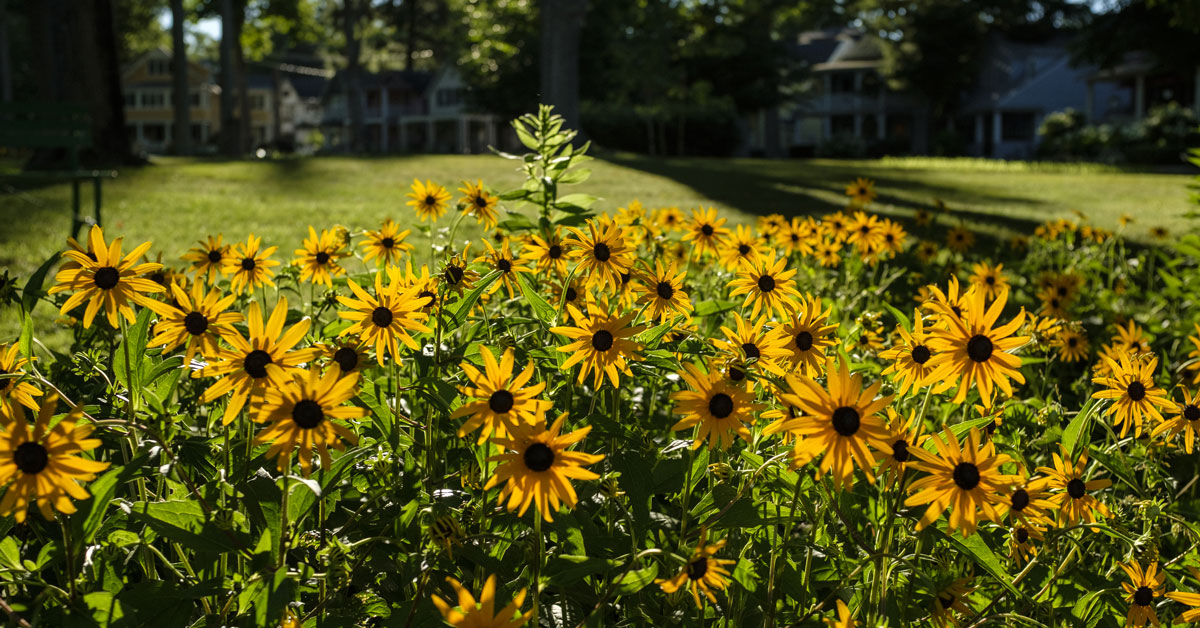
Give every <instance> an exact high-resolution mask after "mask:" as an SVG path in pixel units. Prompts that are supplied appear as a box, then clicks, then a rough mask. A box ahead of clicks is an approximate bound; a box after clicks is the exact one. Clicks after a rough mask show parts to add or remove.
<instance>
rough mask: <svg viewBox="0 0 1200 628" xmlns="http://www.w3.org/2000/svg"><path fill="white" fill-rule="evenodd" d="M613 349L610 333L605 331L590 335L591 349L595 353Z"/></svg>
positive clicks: (601, 330)
mask: <svg viewBox="0 0 1200 628" xmlns="http://www.w3.org/2000/svg"><path fill="white" fill-rule="evenodd" d="M612 347H613V335H612V332H610V331H608V330H607V329H600V330H597V331H596V332H595V333H594V334H592V348H593V349H595V350H596V351H608V350H609V349H612Z"/></svg>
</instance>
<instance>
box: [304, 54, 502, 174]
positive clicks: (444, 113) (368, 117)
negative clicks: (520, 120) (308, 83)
mask: <svg viewBox="0 0 1200 628" xmlns="http://www.w3.org/2000/svg"><path fill="white" fill-rule="evenodd" d="M361 83H362V111H363V134H364V138H363V143H364V149H365V150H366V151H367V152H374V153H389V152H418V151H419V152H428V153H481V152H484V151H486V150H487V147H488V146H489V145H491V146H495V145H496V143H497V122H498V118H497V117H496V116H494V115H491V114H487V113H479V112H475V111H472V110H471V109H470V108H469V107H468V106H467V101H466V95H467V89H468V88H467V85H466V83H464V82H463V80H462V77H461V76H460V75H459V74H458V72H457V71H455V70H454V69H453V68H449V67H447V68H443V69H441V70H439V71H437V72H422V71H414V70H389V71H383V72H375V73H367V72H363V73H362V79H361ZM348 98H349V94H348V90H347V86H346V76H345V73H344V72H339V73H337V74H336V75H334V77H333V79H332V80H330V82H329V85H328V87H327V89H326V91H325V97H324V99H323V105H324V115H323V117H322V120H321V131H322V133H323V134H324V135H325V137H326V139H327V141H328V143H329V147H330V148H331V149H333V150H338V149H340V150H347V149H348V134H349V127H350V117H349V112H348V106H347V103H348Z"/></svg>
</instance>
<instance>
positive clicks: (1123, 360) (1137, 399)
mask: <svg viewBox="0 0 1200 628" xmlns="http://www.w3.org/2000/svg"><path fill="white" fill-rule="evenodd" d="M1117 357H1118V359H1117V360H1113V359H1112V358H1110V357H1108V356H1101V359H1102V360H1104V362H1105V364H1106V365H1107V366H1108V372H1109V373H1111V375H1110V376H1106V377H1097V378H1095V379H1093V380H1092V381H1093V382H1094V383H1097V384H1100V385H1101V386H1104V387H1105V389H1104V390H1101V391H1098V392H1096V393H1094V394H1093V395H1092V398H1094V399H1112V400H1113V404H1112V405H1111V406H1109V407H1108V409H1107V410H1106V413H1107V414H1111V415H1112V416H1113V423H1114V424H1115V425H1116V426H1118V427H1120V428H1121V438H1124V437H1125V435H1126V434H1128V433H1129V427H1130V426H1133V435H1134V437H1141V435H1142V426H1143V424H1144V423H1151V424H1153V423H1157V422H1159V421H1162V418H1163V417H1162V413H1160V412H1159V411H1158V409H1159V408H1166V407H1168V406H1170V405H1171V400H1170V398H1168V396H1167V393H1166V391H1164V390H1163V389H1161V388H1159V387H1158V385H1157V384H1155V383H1154V373H1155V371H1157V370H1158V358H1157V357H1154V356H1149V357H1148V358H1142V357H1140V356H1139V357H1134V358H1131V357H1130V355H1129V354H1128V353H1121V354H1119V355H1118V356H1117Z"/></svg>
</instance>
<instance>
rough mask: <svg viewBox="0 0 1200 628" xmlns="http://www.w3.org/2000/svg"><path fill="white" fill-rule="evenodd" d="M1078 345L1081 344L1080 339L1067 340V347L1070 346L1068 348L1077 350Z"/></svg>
mask: <svg viewBox="0 0 1200 628" xmlns="http://www.w3.org/2000/svg"><path fill="white" fill-rule="evenodd" d="M1077 344H1079V339H1078V338H1076V337H1074V336H1071V337H1070V338H1067V346H1068V347H1071V348H1072V349H1074V348H1075V345H1077Z"/></svg>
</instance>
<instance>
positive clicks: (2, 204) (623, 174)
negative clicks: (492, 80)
mask: <svg viewBox="0 0 1200 628" xmlns="http://www.w3.org/2000/svg"><path fill="white" fill-rule="evenodd" d="M514 166H515V163H514V162H512V161H507V160H504V159H500V158H498V157H494V156H490V155H472V156H441V155H439V156H410V157H381V158H338V157H328V158H311V159H286V160H280V161H262V162H255V161H234V162H228V161H207V160H185V159H167V158H163V159H156V160H155V163H154V165H151V166H146V167H143V168H130V169H125V170H123V171H122V172H121V176H120V178H118V179H117V180H116V181H113V182H110V183H107V184H105V186H104V194H105V199H104V224H105V227H106V229H107V230H108V231H109V233H111V234H117V235H124V236H125V238H126V241H127V242H131V243H133V242H142V241H144V240H153V241H154V248H153V249H152V252H158V251H161V252H163V260H164V261H166V262H169V263H177V262H178V256H179V255H180V254H182V253H183V252H184V251H185V250H186V249H187V248H188V247H189V246H190V245H191V244H192V243H193V242H194V241H196V240H198V239H200V238H202V237H203V236H205V235H207V234H216V233H223V234H224V235H225V237H226V240H227V241H229V240H237V239H239V238H242V239H244V238H245V236H246V234H247V233H249V232H251V231H253V232H254V233H255V234H257V235H260V236H262V237H263V238H264V241H265V243H266V244H268V245H278V246H279V249H280V250H279V252H278V253H276V259H280V260H286V259H290V257H291V252H292V250H293V249H294V248H296V247H297V246H298V245H299V244H300V241H301V239H302V237H303V236H304V235H305V234H306V231H307V227H308V225H310V224H311V225H314V226H315V227H317V228H318V229H319V228H321V227H323V226H324V227H327V226H330V225H332V224H335V223H340V224H343V225H346V226H348V227H351V228H353V229H361V228H364V227H374V226H376V225H377V224H378V223H379V222H380V221H382V220H383V219H384V218H386V217H389V216H390V217H392V218H394V219H397V220H398V221H400V222H402V223H409V222H412V220H413V214H412V213H410V210H409V208H407V207H406V206H405V205H404V203H405V200H407V199H405V198H404V195H405V193H406V192H407V190H408V184H409V183H410V182H411V181H412V179H413V178H414V177H420V178H421V179H426V178H428V179H432V180H434V181H437V182H440V183H443V184H451V183H454V184H455V185H453V186H452V187H458V184H457V182H458V181H461V180H462V179H463V178H470V179H472V180H474V179H477V178H478V179H483V181H484V182H485V183H486V184H487V185H489V186H490V187H492V188H493V189H496V190H504V189H508V188H511V187H514V186H515V185H517V184H518V183H519V182H520V180H521V174H520V172H518V171H517V170H515V169H514ZM592 170H593V174H592V178H591V180H589V181H588V182H587V183H585V184H583V186H580V187H579V188H578V190H579V191H584V192H588V193H591V194H595V195H597V196H600V197H602V198H603V199H604V200H603V201H602V202H601V203H600V204H599V205H598V208H599V209H600V210H612V209H615V208H616V207H618V206H621V205H624V204H626V203H627V202H628V201H630V200H632V199H635V198H636V199H639V200H640V201H641V202H642V203H643V204H645V205H647V206H649V207H656V206H660V205H677V206H679V207H681V208H684V209H688V208H691V207H695V206H698V205H713V206H716V207H718V208H719V209H721V210H723V212H724V214H725V215H726V216H728V217H730V218H731V220H732V222H746V221H750V220H752V219H753V217H754V216H756V215H761V214H767V213H773V212H779V213H782V214H785V215H793V214H803V213H814V214H822V213H826V212H829V211H833V210H836V209H839V208H841V207H842V206H843V205H844V200H843V199H844V196H843V194H842V189H843V187H844V186H845V184H846V183H847V182H849V181H850V180H852V179H853V178H854V177H857V176H865V177H870V178H872V179H875V180H876V182H877V189H878V191H879V195H880V196H879V199H878V200H877V202H876V204H875V205H873V206H872V210H873V211H876V212H879V213H884V214H891V215H895V216H899V217H904V216H909V215H911V213H912V212H913V211H914V210H916V209H917V208H920V207H928V206H929V205H930V203H931V202H932V200H933V199H934V198H940V199H942V200H944V201H945V202H946V203H947V204H948V205H949V207H950V209H951V210H952V211H953V212H954V215H955V216H957V217H961V218H962V219H963V220H964V221H966V222H968V223H969V224H970V225H971V226H972V227H973V228H976V229H978V230H981V231H983V232H985V233H992V234H995V235H1005V234H1009V233H1013V232H1022V233H1027V232H1030V231H1032V229H1033V228H1034V227H1035V226H1036V225H1037V224H1038V223H1041V222H1043V221H1045V220H1047V219H1051V218H1056V217H1065V216H1070V215H1071V210H1079V211H1082V212H1084V213H1085V214H1087V215H1088V216H1089V217H1090V219H1091V222H1092V224H1094V225H1096V226H1100V227H1108V228H1115V227H1116V224H1117V218H1118V216H1120V215H1121V214H1122V213H1129V214H1131V215H1133V216H1135V217H1136V220H1137V222H1136V223H1135V224H1134V226H1133V227H1132V229H1133V231H1132V232H1131V234H1132V237H1133V238H1134V239H1143V240H1144V239H1146V236H1145V234H1146V231H1147V229H1148V228H1149V227H1151V226H1159V225H1161V226H1164V227H1167V228H1168V229H1171V230H1173V231H1174V230H1179V229H1181V228H1183V226H1184V218H1183V214H1184V212H1186V211H1187V210H1188V208H1189V204H1188V187H1187V186H1188V183H1189V182H1190V181H1191V176H1190V175H1189V174H1186V173H1184V172H1183V171H1180V172H1177V173H1153V172H1132V171H1122V170H1119V169H1115V168H1106V167H1100V166H1086V165H1085V166H1080V165H1061V166H1053V165H1045V166H1040V165H1036V164H1021V163H1006V162H993V161H985V160H948V159H885V160H872V161H833V160H804V161H795V160H792V161H765V160H756V159H654V158H647V157H638V156H632V155H609V156H606V157H605V159H603V160H600V159H598V160H597V161H595V162H593V164H592ZM455 195H456V197H457V195H458V194H457V193H455ZM0 199H3V200H2V201H0V225H3V226H0V269H5V268H7V269H8V272H9V274H10V275H14V276H16V277H17V281H18V285H23V284H24V277H26V276H28V275H29V274H30V273H31V272H33V270H34V269H36V268H37V266H38V265H39V264H40V263H41V262H42V261H43V260H45V259H46V258H47V257H48V256H49V255H51V254H52V253H53V252H54V251H56V250H58V249H60V248H61V247H62V246H63V241H64V238H65V236H66V234H67V231H68V227H69V223H70V188H69V187H68V186H65V185H56V186H49V187H41V188H35V189H25V190H21V191H15V192H8V193H5V194H3V195H2V196H0ZM87 203H90V198H89V197H88V196H86V195H85V205H86V204H87ZM449 222H450V221H443V223H445V224H447V225H448V223H449ZM477 233H478V232H477V230H474V229H473V228H468V225H467V224H466V223H464V224H463V229H461V230H460V235H463V236H466V237H473V236H474V235H477ZM414 244H417V246H418V248H420V247H421V246H422V245H423V244H424V243H423V242H420V241H415V242H414ZM129 248H131V246H127V247H126V250H128V249H129ZM39 310H43V311H39V317H38V318H39V321H42V320H44V321H47V322H48V321H49V320H52V314H53V313H52V312H50V311H49V310H48V309H47V308H45V306H42V307H41V308H39ZM17 318H18V312H17V310H15V309H5V310H0V340H4V339H8V338H11V337H12V336H14V335H15V334H16V330H17V326H18V321H17ZM39 327H41V326H40V325H39ZM37 331H38V334H46V333H48V332H49V331H50V330H48V329H43V328H39V329H38V330H37Z"/></svg>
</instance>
